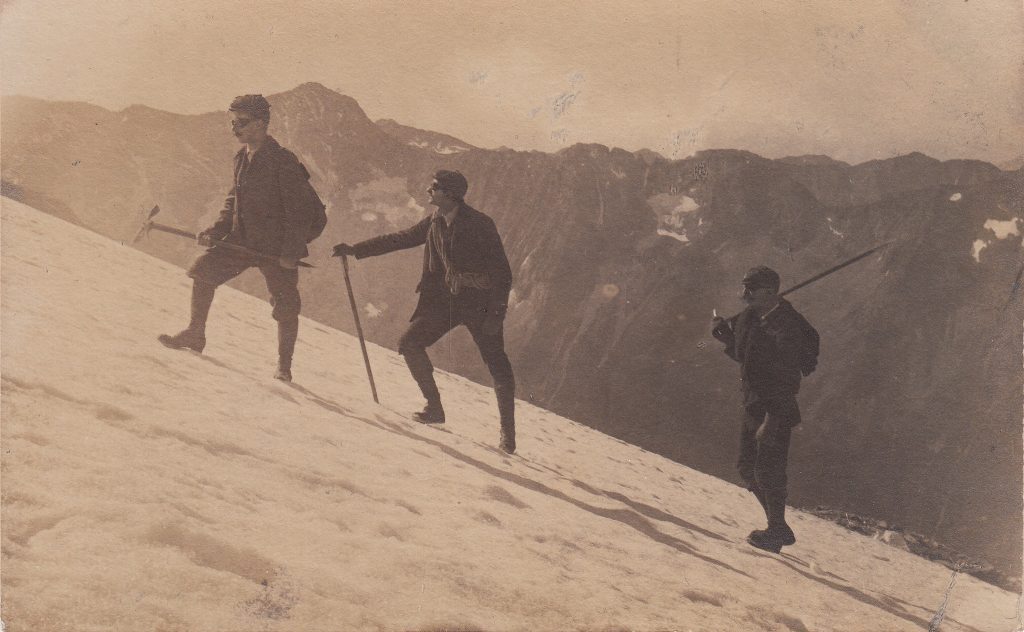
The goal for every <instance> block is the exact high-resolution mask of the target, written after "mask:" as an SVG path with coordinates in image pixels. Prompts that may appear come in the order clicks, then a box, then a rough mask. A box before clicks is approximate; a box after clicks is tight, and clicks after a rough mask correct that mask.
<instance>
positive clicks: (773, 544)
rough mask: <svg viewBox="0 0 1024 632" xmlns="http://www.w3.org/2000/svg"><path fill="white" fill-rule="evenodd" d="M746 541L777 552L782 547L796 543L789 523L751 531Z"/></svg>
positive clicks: (765, 549)
mask: <svg viewBox="0 0 1024 632" xmlns="http://www.w3.org/2000/svg"><path fill="white" fill-rule="evenodd" d="M747 542H749V543H750V544H752V545H753V546H756V547H757V548H759V549H762V550H764V551H769V552H771V553H778V552H779V551H781V550H782V547H784V546H791V545H793V544H796V535H794V533H793V530H792V529H790V528H789V525H783V526H781V527H768V528H767V529H757V530H755V531H751V532H750V535H748V536H747Z"/></svg>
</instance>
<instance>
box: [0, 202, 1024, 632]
mask: <svg viewBox="0 0 1024 632" xmlns="http://www.w3.org/2000/svg"><path fill="white" fill-rule="evenodd" d="M2 222H3V223H2V233H0V234H2V268H0V270H2V305H3V310H2V336H3V337H2V342H3V354H2V385H3V391H2V393H3V396H2V412H3V425H2V444H3V458H2V466H3V470H2V471H3V478H2V492H3V524H2V527H3V529H2V536H3V540H2V542H3V552H2V553H3V567H2V571H0V572H2V576H0V579H2V586H3V603H2V610H0V612H2V618H3V621H4V624H5V625H6V629H7V630H8V631H10V632H17V631H22V630H33V631H43V630H76V631H91V630H96V631H99V630H103V631H108V630H125V631H129V630H130V631H141V630H154V631H156V630H190V631H191V630H195V631H206V630H209V631H218V632H225V631H235V630H238V631H241V630H271V631H278V630H294V631H304V632H305V631H318V630H324V631H326V630H331V631H341V630H435V631H439V630H444V629H460V630H474V629H479V630H531V631H536V630H609V629H615V630H625V629H628V630H723V631H726V630H727V631H736V630H790V631H809V630H844V631H848V630H865V631H867V630H870V631H872V632H875V631H879V630H921V629H926V628H928V626H929V622H931V621H932V619H933V617H934V616H935V613H936V610H937V609H938V608H940V606H941V605H942V604H943V602H944V600H946V594H945V593H946V588H947V586H949V585H950V579H951V572H950V571H949V570H948V569H946V568H944V567H942V566H940V565H938V564H934V563H931V562H928V561H925V560H923V559H921V558H918V557H915V556H913V555H911V554H910V553H907V552H905V551H901V550H898V549H895V548H892V547H889V546H886V545H885V544H883V543H881V542H878V541H875V540H872V539H870V538H867V537H863V536H859V535H856V534H853V533H850V532H847V531H845V530H843V529H842V528H840V527H838V526H836V525H833V524H831V523H827V522H824V521H821V520H819V519H817V518H814V517H812V516H809V515H805V514H802V513H800V512H796V511H792V512H791V516H792V519H791V523H792V525H793V527H794V530H795V531H796V533H797V537H798V538H799V542H798V543H797V544H796V545H795V546H793V547H788V548H787V549H785V553H784V554H783V555H771V554H767V553H764V552H761V551H757V550H754V549H752V548H751V547H750V546H748V545H747V544H746V543H745V542H744V537H745V536H746V533H747V532H748V531H749V530H750V529H752V528H758V527H761V526H762V521H763V516H762V515H761V512H760V510H759V508H758V507H757V504H756V502H755V501H754V499H753V497H752V496H751V495H750V494H749V493H748V492H745V491H743V490H741V489H740V488H739V487H736V486H734V485H732V484H729V483H727V482H723V481H721V480H718V479H715V478H712V477H710V476H707V475H704V474H701V473H698V472H695V471H693V470H691V469H689V468H686V467H684V466H682V465H679V464H677V463H674V462H671V461H669V460H667V459H664V458H662V457H659V456H656V455H654V454H650V453H648V452H645V451H644V450H641V449H639V448H637V447H634V446H631V445H627V444H625V443H622V442H620V441H617V440H615V439H612V438H609V437H607V436H605V435H602V434H600V433H598V432H596V431H594V430H591V429H589V428H587V427H585V426H582V425H580V424H577V423H573V422H571V421H568V420H565V419H563V418H560V417H558V416H556V415H554V414H551V413H548V412H545V411H543V410H540V409H538V408H535V407H532V406H529V405H527V404H525V403H520V404H519V407H518V418H519V422H518V423H519V446H520V452H519V454H518V455H516V456H513V457H509V456H506V455H504V454H502V453H500V452H498V451H497V450H496V449H495V447H494V446H495V444H496V442H497V438H498V436H497V435H498V422H497V419H496V416H497V415H496V411H495V404H494V399H493V394H492V392H491V391H490V389H488V388H485V387H483V386H479V385H476V384H473V383H471V382H469V381H467V380H465V379H462V378H460V377H457V376H452V375H446V374H440V375H439V382H440V386H441V389H442V392H443V394H444V396H445V397H446V405H447V406H446V407H447V411H448V423H447V424H446V425H445V426H443V427H440V428H438V427H424V426H419V425H417V424H415V423H413V422H411V421H409V420H408V419H407V417H406V416H405V412H406V411H409V410H413V409H416V408H418V407H419V405H420V401H419V398H418V395H417V393H416V389H415V386H414V385H413V382H412V380H411V379H410V377H409V376H408V375H407V373H406V369H405V367H404V365H403V363H402V361H401V359H400V358H399V357H398V356H397V355H395V354H394V353H392V352H390V351H388V350H386V349H383V348H380V347H377V346H374V345H370V346H369V354H370V358H371V361H372V363H373V369H374V375H375V377H376V378H377V385H378V390H379V392H380V396H381V400H382V402H383V403H384V405H383V406H377V405H375V404H374V403H373V402H372V400H371V398H370V395H369V389H368V387H367V384H366V378H365V375H364V373H363V364H362V357H361V354H360V351H359V346H358V343H357V341H356V340H354V339H353V338H352V337H350V336H348V335H345V334H343V333H340V332H338V331H334V330H331V329H329V328H327V327H325V326H323V325H320V324H318V323H314V322H312V321H309V320H305V319H304V320H303V323H302V330H301V332H300V334H299V344H298V349H297V353H296V360H295V367H294V373H295V378H296V382H295V383H294V384H292V385H288V384H284V383H281V382H277V381H275V380H274V379H273V378H272V377H271V375H272V372H273V365H274V353H275V349H276V342H275V336H276V330H275V326H274V323H273V321H272V320H271V318H270V308H269V306H268V305H267V304H266V303H264V302H262V301H260V300H258V299H256V298H253V297H250V296H246V295H244V294H242V293H240V292H237V291H234V290H231V289H228V288H222V289H221V290H220V291H219V293H218V296H217V299H216V301H215V303H214V309H213V313H212V315H211V319H210V325H209V330H208V345H207V349H206V352H205V353H204V354H203V355H199V354H195V353H192V352H185V351H172V350H169V349H165V348H164V347H162V346H160V345H159V344H158V343H157V341H156V335H157V334H158V333H160V332H174V331H176V330H177V329H178V328H179V327H180V326H181V325H182V324H183V321H184V319H185V317H186V313H187V303H188V296H189V283H190V282H189V280H188V279H187V278H186V277H185V275H184V274H183V272H182V271H181V270H180V269H178V268H175V267H173V266H171V265H169V264H166V263H164V262H161V261H159V260H156V259H154V258H151V257H149V256H147V255H145V254H142V253H140V252H137V251H135V250H132V249H131V248H129V247H125V246H123V245H120V244H117V243H116V242H112V241H110V240H108V239H106V238H104V237H101V236H99V235H97V234H94V233H91V232H88V231H86V230H84V229H81V228H77V227H75V226H72V225H70V224H67V223H64V222H62V221H60V220H58V219H55V218H53V217H51V216H48V215H44V214H42V213H39V212H37V211H34V210H32V209H29V208H27V207H25V206H23V205H21V204H19V203H16V202H12V201H10V200H7V199H4V200H3V220H2ZM254 273H255V272H252V271H250V272H247V274H254ZM356 291H357V292H358V288H356ZM435 353H444V345H443V344H440V345H438V346H437V349H436V351H435ZM680 440H685V432H684V433H683V434H682V435H681V438H680ZM795 449H797V450H798V449H800V447H799V445H796V446H795ZM943 616H944V618H943V620H942V622H941V626H940V627H939V628H938V629H941V630H986V631H988V630H1010V629H1012V628H1014V627H1015V626H1014V624H1015V621H1016V619H1015V617H1016V597H1015V596H1014V595H1012V594H1010V593H1007V592H1005V591H1002V590H1000V589H998V588H996V587H993V586H991V585H988V584H985V583H983V582H981V581H978V580H976V579H974V578H972V577H969V576H963V575H961V576H959V577H958V578H957V581H956V582H955V584H954V585H953V589H952V592H951V593H949V595H948V601H946V609H945V611H944V613H943Z"/></svg>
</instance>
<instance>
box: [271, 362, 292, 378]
mask: <svg viewBox="0 0 1024 632" xmlns="http://www.w3.org/2000/svg"><path fill="white" fill-rule="evenodd" d="M274 379H275V380H281V381H282V382H291V381H292V368H291V367H290V366H286V365H284V364H279V365H277V371H276V372H275V373H274Z"/></svg>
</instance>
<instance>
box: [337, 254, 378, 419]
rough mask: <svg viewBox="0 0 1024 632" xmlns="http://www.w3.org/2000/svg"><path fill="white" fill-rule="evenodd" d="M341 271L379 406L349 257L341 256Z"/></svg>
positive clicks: (374, 396) (364, 359) (368, 375)
mask: <svg viewBox="0 0 1024 632" xmlns="http://www.w3.org/2000/svg"><path fill="white" fill-rule="evenodd" d="M341 269H342V271H343V272H344V273H345V287H346V288H347V289H348V302H349V304H350V305H351V306H352V318H353V319H355V321H356V333H357V334H359V347H360V348H361V349H362V350H363V363H364V364H366V377H368V378H370V392H371V393H372V394H373V401H374V402H375V403H377V404H379V403H380V400H379V399H377V385H376V384H374V383H373V369H371V368H370V356H369V355H367V353H366V340H365V338H363V326H362V325H361V324H359V309H358V308H357V307H356V297H355V294H353V293H352V280H351V279H349V276H348V256H346V255H341Z"/></svg>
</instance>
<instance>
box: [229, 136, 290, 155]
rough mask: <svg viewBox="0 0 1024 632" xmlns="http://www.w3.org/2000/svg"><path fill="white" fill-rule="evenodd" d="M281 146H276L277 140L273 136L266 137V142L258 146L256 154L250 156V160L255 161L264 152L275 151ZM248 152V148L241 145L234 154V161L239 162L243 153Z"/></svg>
mask: <svg viewBox="0 0 1024 632" xmlns="http://www.w3.org/2000/svg"><path fill="white" fill-rule="evenodd" d="M280 147H281V145H280V144H278V142H277V140H275V139H274V137H273V136H269V135H268V136H267V140H265V141H263V145H261V146H260V148H259V149H258V150H256V153H255V154H253V155H252V159H253V160H256V157H257V156H262V155H263V154H264V153H266V152H272V151H276V150H277V149H278V148H280ZM246 151H248V147H246V146H245V145H242V147H241V148H240V149H239V150H238V152H237V153H236V154H235V160H241V159H242V158H243V157H244V156H245V152H246Z"/></svg>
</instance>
